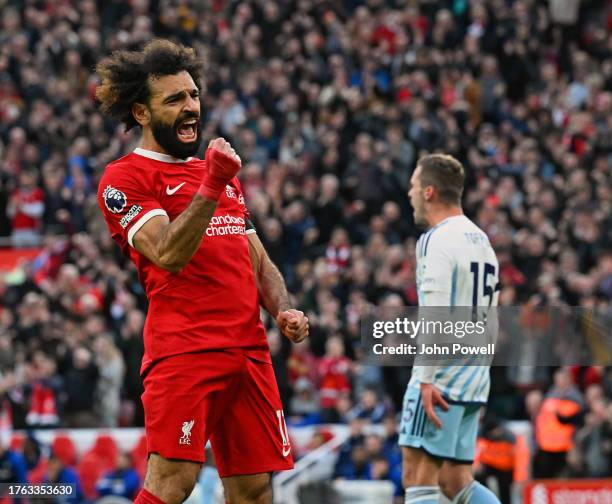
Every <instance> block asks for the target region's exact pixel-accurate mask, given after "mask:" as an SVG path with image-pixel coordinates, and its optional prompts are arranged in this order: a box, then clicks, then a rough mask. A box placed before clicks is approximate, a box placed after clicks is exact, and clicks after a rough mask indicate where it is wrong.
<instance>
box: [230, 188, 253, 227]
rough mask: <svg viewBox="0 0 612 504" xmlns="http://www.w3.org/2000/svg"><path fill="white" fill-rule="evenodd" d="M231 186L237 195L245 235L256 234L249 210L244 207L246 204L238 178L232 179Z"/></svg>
mask: <svg viewBox="0 0 612 504" xmlns="http://www.w3.org/2000/svg"><path fill="white" fill-rule="evenodd" d="M232 184H233V185H234V187H235V188H236V191H237V193H238V205H239V206H240V210H241V211H242V213H243V215H244V222H245V226H244V227H245V233H246V234H251V233H256V232H257V230H256V229H255V226H254V225H253V222H252V221H251V213H250V212H249V209H248V208H247V206H246V202H245V201H244V195H243V194H242V185H240V181H239V180H238V177H234V178H233V180H232Z"/></svg>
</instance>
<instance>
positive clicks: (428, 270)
mask: <svg viewBox="0 0 612 504" xmlns="http://www.w3.org/2000/svg"><path fill="white" fill-rule="evenodd" d="M421 254H422V255H421V257H419V262H420V263H421V266H420V267H421V268H422V281H421V291H422V292H423V293H424V294H425V295H427V296H430V295H431V294H434V293H436V294H437V295H436V296H435V298H436V299H435V300H436V302H437V303H439V302H440V296H439V295H440V294H443V295H448V296H450V294H451V289H452V284H453V274H454V270H455V261H454V259H453V258H452V256H451V254H450V252H449V251H448V248H447V247H445V245H444V239H443V238H442V237H441V236H440V235H434V236H432V237H431V238H430V239H429V240H426V241H425V246H423V247H422V248H421ZM430 297H431V296H430ZM448 299H450V297H449V298H448ZM427 304H429V303H427ZM445 304H448V301H447V303H445ZM432 306H438V304H436V305H432Z"/></svg>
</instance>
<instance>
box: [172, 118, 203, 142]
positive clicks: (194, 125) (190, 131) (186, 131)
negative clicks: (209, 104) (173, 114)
mask: <svg viewBox="0 0 612 504" xmlns="http://www.w3.org/2000/svg"><path fill="white" fill-rule="evenodd" d="M197 134H198V120H197V119H188V120H187V121H184V122H183V123H181V125H180V126H179V127H178V129H177V136H178V139H179V140H180V141H181V142H185V143H188V142H195V140H196V137H197Z"/></svg>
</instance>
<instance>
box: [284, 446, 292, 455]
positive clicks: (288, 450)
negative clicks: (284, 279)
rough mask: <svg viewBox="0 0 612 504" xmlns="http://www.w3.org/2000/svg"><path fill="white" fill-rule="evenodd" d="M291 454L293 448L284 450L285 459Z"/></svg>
mask: <svg viewBox="0 0 612 504" xmlns="http://www.w3.org/2000/svg"><path fill="white" fill-rule="evenodd" d="M290 453H291V446H290V447H289V448H283V457H286V456H287V455H289V454H290Z"/></svg>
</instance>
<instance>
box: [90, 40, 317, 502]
mask: <svg viewBox="0 0 612 504" xmlns="http://www.w3.org/2000/svg"><path fill="white" fill-rule="evenodd" d="M97 72H98V74H99V76H100V78H101V84H100V85H99V86H98V88H97V92H96V95H97V98H98V100H99V101H100V104H101V109H102V111H103V112H104V113H106V114H108V115H109V116H111V117H114V118H117V119H119V120H120V121H121V122H122V123H123V124H124V125H125V127H126V130H130V129H132V128H134V127H137V128H139V129H140V131H141V133H142V141H141V144H140V146H139V147H138V148H136V149H135V150H134V151H133V152H131V153H130V154H128V155H127V156H125V157H122V158H120V159H118V160H116V161H114V162H112V163H110V164H109V165H108V166H107V167H106V169H105V172H104V175H103V177H102V179H101V182H100V186H99V190H98V202H99V205H100V208H101V209H102V212H103V214H104V218H105V220H106V223H107V225H108V229H109V231H110V233H111V234H112V237H113V239H114V240H115V241H116V243H117V244H118V245H119V246H120V247H121V249H122V251H123V253H124V254H125V255H127V256H128V257H129V258H130V260H131V261H132V262H133V263H134V265H135V266H136V268H137V269H138V275H139V278H140V281H141V283H142V285H143V287H144V289H145V291H146V294H147V298H148V301H149V310H148V314H147V319H146V323H145V328H144V346H145V353H144V357H143V361H142V367H141V376H142V378H143V381H144V394H143V396H142V401H143V405H144V410H145V431H146V437H147V447H148V452H149V460H148V466H147V474H146V478H145V483H144V488H143V489H142V491H141V492H140V494H139V495H138V497H137V498H136V501H135V502H138V503H166V504H174V503H179V502H183V501H184V500H185V499H186V498H187V497H188V496H189V494H190V493H191V491H192V489H193V487H194V485H195V483H196V479H197V477H198V474H199V472H200V468H201V465H202V463H203V462H204V460H205V445H206V443H207V441H208V440H210V441H211V445H212V450H213V453H214V456H215V462H216V465H217V468H218V471H219V474H220V476H221V478H222V481H223V486H224V490H225V498H226V501H227V502H229V503H231V504H250V503H257V504H264V503H271V502H272V490H271V476H270V475H271V473H272V472H273V471H279V470H285V469H291V468H292V467H293V459H292V453H291V444H290V440H289V437H288V435H287V428H286V425H285V420H284V413H283V406H282V404H281V400H280V397H279V393H278V388H277V384H276V380H275V377H274V372H273V369H272V364H271V358H270V353H269V350H268V345H267V340H266V334H265V330H264V327H263V324H262V322H261V320H260V305H262V306H263V307H264V308H265V309H266V310H267V311H268V312H269V313H270V314H271V315H272V316H273V317H274V318H275V320H276V322H277V323H278V325H279V328H280V330H281V332H282V333H283V334H284V335H285V336H286V337H287V338H289V339H290V340H291V341H293V342H299V341H302V340H303V339H304V338H306V337H307V336H308V319H307V318H306V317H305V316H304V314H303V313H302V312H301V311H299V310H296V309H292V308H291V305H290V301H289V296H288V294H287V289H286V287H285V283H284V280H283V278H282V276H281V275H280V273H279V271H278V269H277V268H276V267H275V266H274V264H273V263H272V261H271V260H270V258H269V257H268V254H267V253H266V251H265V250H264V248H263V246H262V244H261V242H260V240H259V239H258V237H257V233H256V230H255V229H254V227H253V225H252V223H251V222H250V220H249V212H248V210H247V207H246V205H245V201H244V198H243V195H242V191H241V187H240V182H239V181H238V178H237V177H236V175H237V173H238V172H239V170H240V167H241V160H240V157H239V155H238V154H237V153H236V152H235V151H234V149H233V148H232V147H231V145H230V144H229V143H228V142H227V141H225V140H224V139H223V138H217V139H215V140H212V141H211V142H210V144H209V145H208V148H207V150H206V154H205V159H198V158H196V157H193V156H195V155H196V153H197V151H198V148H199V147H200V143H201V126H200V120H201V106H200V93H201V92H202V86H201V81H200V75H201V72H202V63H201V61H200V60H199V59H198V58H197V57H196V54H195V52H194V51H193V50H192V49H189V48H186V47H183V46H180V45H177V44H174V43H172V42H169V41H166V40H154V41H152V42H150V43H149V44H148V45H146V46H145V47H144V49H143V50H142V51H117V52H115V53H113V54H112V55H111V56H110V57H108V58H106V59H104V60H102V61H101V62H100V63H99V64H98V66H97Z"/></svg>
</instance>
